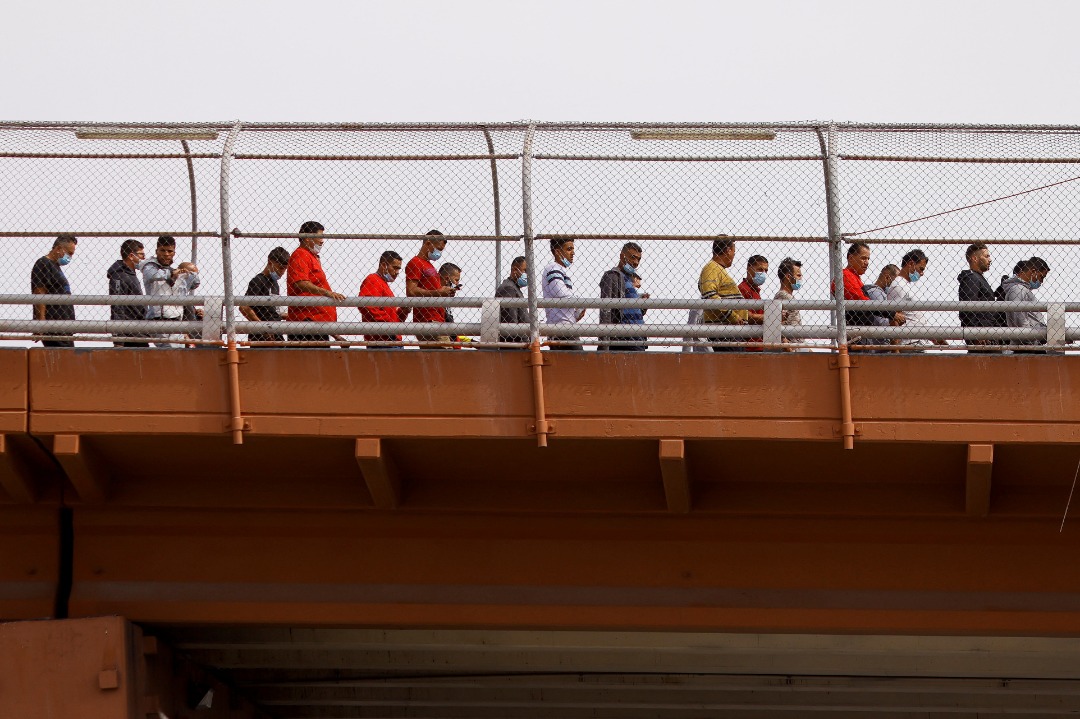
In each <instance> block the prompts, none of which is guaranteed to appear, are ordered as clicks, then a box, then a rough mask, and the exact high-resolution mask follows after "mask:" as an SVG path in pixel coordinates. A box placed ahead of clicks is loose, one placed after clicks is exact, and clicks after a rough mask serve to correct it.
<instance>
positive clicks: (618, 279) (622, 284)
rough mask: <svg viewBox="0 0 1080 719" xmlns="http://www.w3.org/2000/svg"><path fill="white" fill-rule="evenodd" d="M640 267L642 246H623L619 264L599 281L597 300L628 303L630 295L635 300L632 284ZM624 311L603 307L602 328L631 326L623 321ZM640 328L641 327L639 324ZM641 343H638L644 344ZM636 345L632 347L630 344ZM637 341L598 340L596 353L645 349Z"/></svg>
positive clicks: (644, 297) (618, 339)
mask: <svg viewBox="0 0 1080 719" xmlns="http://www.w3.org/2000/svg"><path fill="white" fill-rule="evenodd" d="M640 264H641V246H640V245H639V244H637V243H636V242H627V243H626V244H625V245H623V246H622V250H621V251H620V252H619V264H618V265H616V266H615V267H613V268H611V269H610V270H608V271H607V272H605V273H604V274H603V276H602V277H601V278H600V297H601V299H615V300H622V299H630V298H631V293H633V296H634V298H636V297H637V296H638V294H637V292H633V290H634V286H633V280H634V277H636V276H637V269H638V266H639V265H640ZM648 298H649V295H648V293H645V294H644V296H643V299H648ZM625 312H626V311H625V310H621V309H619V308H618V307H602V308H600V324H602V325H619V324H632V323H630V322H627V321H626V320H625V318H624V317H623V314H624V313H625ZM639 324H643V323H639ZM643 341H644V339H642V340H640V342H643ZM631 342H635V343H634V344H630V343H631ZM640 342H639V341H638V338H636V337H634V338H629V337H612V338H611V339H610V340H609V341H604V339H603V338H601V339H600V346H599V349H600V350H601V351H605V350H607V351H614V352H619V351H623V352H626V351H635V350H637V351H641V350H644V349H645V345H644V344H641V343H640Z"/></svg>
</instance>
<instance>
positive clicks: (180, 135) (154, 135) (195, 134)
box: [75, 127, 218, 140]
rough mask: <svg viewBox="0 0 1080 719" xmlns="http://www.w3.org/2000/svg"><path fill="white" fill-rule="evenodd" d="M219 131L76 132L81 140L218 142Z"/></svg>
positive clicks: (131, 129)
mask: <svg viewBox="0 0 1080 719" xmlns="http://www.w3.org/2000/svg"><path fill="white" fill-rule="evenodd" d="M217 136H218V132H217V130H210V129H206V128H198V127H193V128H190V129H183V128H174V127H83V128H79V129H78V130H76V131H75V137H77V138H79V139H80V140H216V139H217Z"/></svg>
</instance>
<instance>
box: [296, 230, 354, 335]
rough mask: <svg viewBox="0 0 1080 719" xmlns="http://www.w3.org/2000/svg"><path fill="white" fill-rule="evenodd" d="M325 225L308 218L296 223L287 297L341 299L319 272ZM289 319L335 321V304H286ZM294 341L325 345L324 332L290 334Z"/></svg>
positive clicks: (342, 296)
mask: <svg viewBox="0 0 1080 719" xmlns="http://www.w3.org/2000/svg"><path fill="white" fill-rule="evenodd" d="M325 229H326V228H324V227H323V226H322V224H321V223H319V222H315V221H314V220H309V221H307V222H305V223H304V224H302V225H300V235H301V237H300V246H299V247H297V248H296V249H295V250H293V253H292V255H291V256H290V257H289V267H288V270H287V273H286V280H285V286H286V288H287V290H288V293H289V296H290V297H327V298H329V299H332V300H343V299H345V295H343V294H340V293H338V292H334V291H333V290H332V289H330V282H329V281H328V280H327V279H326V273H325V272H323V267H322V260H321V259H319V255H321V254H322V248H323V242H324V240H323V238H322V234H323V232H324V231H325ZM288 320H289V322H337V307H335V306H334V305H324V306H319V307H311V306H306V307H289V314H288ZM289 339H290V340H292V341H294V342H322V343H326V344H327V345H329V343H330V335H328V334H308V333H304V334H291V335H289Z"/></svg>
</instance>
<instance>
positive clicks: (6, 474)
mask: <svg viewBox="0 0 1080 719" xmlns="http://www.w3.org/2000/svg"><path fill="white" fill-rule="evenodd" d="M0 487H2V488H3V489H4V491H5V492H7V494H8V496H10V497H11V498H12V499H13V500H15V501H16V502H20V503H24V504H30V503H33V502H34V500H36V499H37V488H36V486H35V484H34V474H33V471H32V470H31V469H30V467H29V466H28V464H27V463H26V460H25V459H24V458H23V457H21V456H20V455H19V453H18V452H17V451H16V449H15V448H14V447H13V446H11V443H10V442H8V439H7V435H5V434H0Z"/></svg>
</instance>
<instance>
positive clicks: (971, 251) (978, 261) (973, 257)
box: [965, 242, 990, 275]
mask: <svg viewBox="0 0 1080 719" xmlns="http://www.w3.org/2000/svg"><path fill="white" fill-rule="evenodd" d="M965 255H966V257H967V261H968V267H970V268H971V271H972V272H978V273H979V274H980V275H981V274H982V273H983V272H986V271H988V270H989V269H990V248H989V247H987V246H986V243H985V242H976V243H974V244H972V245H968V248H967V252H966V253H965Z"/></svg>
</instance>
